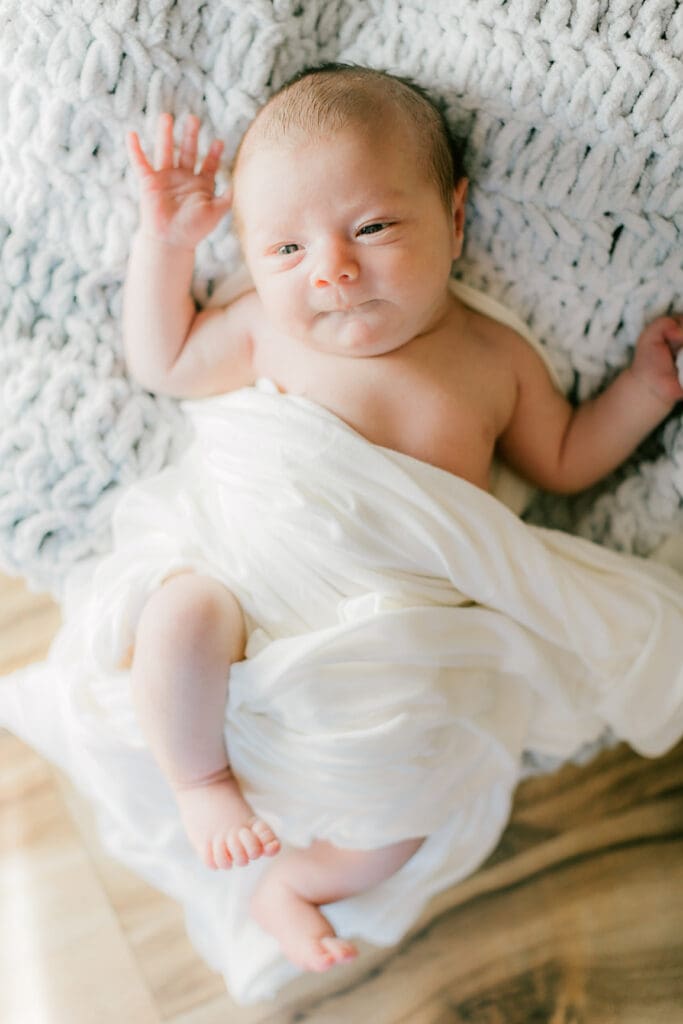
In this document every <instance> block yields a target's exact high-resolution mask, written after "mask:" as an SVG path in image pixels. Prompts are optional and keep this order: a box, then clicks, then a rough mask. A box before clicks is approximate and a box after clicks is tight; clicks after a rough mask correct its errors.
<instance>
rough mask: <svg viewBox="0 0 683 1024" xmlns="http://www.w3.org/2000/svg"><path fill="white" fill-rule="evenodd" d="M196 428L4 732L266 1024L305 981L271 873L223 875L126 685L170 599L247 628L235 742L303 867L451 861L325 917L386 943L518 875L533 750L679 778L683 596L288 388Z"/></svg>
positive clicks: (201, 417) (644, 568) (413, 870)
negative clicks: (470, 892)
mask: <svg viewBox="0 0 683 1024" xmlns="http://www.w3.org/2000/svg"><path fill="white" fill-rule="evenodd" d="M186 411H187V414H188V416H189V418H190V420H191V423H192V425H193V428H194V432H195V437H194V441H193V443H192V444H191V446H190V447H189V449H188V450H187V451H186V453H185V455H184V457H183V458H182V460H181V461H180V462H179V464H178V465H176V466H174V467H170V468H168V469H166V470H164V471H163V472H162V473H161V474H160V475H158V476H155V477H153V478H151V479H150V480H147V481H145V482H143V483H140V484H136V485H135V486H134V487H133V488H131V489H130V490H129V491H128V492H127V494H126V495H125V496H124V497H123V499H122V501H121V503H120V504H119V507H118V510H117V513H116V517H115V537H116V544H115V549H114V551H113V553H112V554H111V555H109V556H107V557H106V558H105V559H103V560H102V561H100V562H98V563H96V564H95V565H94V566H88V567H86V568H85V569H84V570H82V571H81V572H80V573H77V574H74V576H73V578H72V580H71V581H70V586H69V596H68V601H67V607H66V616H65V625H64V627H63V628H62V630H61V632H60V634H59V636H58V638H57V640H56V642H55V644H54V645H53V648H52V651H51V654H50V658H49V660H48V662H46V663H45V664H44V665H41V666H37V667H33V668H29V669H27V670H24V671H23V672H21V673H17V675H16V677H15V678H14V679H13V680H11V683H12V684H13V685H9V684H8V685H5V686H4V687H3V688H2V694H1V696H0V724H2V725H6V726H7V727H9V728H11V729H12V730H13V731H15V732H17V733H18V734H19V735H23V736H24V737H25V738H26V739H27V740H28V742H30V743H32V744H33V745H34V746H36V747H37V748H38V749H39V750H42V752H43V753H45V754H46V756H48V757H51V758H52V759H53V760H55V761H57V762H58V763H59V764H61V765H62V766H63V767H64V768H65V769H66V770H67V771H68V772H69V774H70V775H71V776H72V777H73V778H74V780H75V781H76V782H77V783H78V784H79V785H80V787H81V788H82V789H84V790H85V792H86V793H87V794H88V795H89V796H90V797H91V798H92V799H93V800H94V802H95V803H96V805H97V806H98V807H99V808H100V810H101V812H102V822H103V829H104V834H105V839H106V841H107V845H108V847H109V848H110V850H111V851H112V852H114V853H115V854H116V855H117V856H118V857H120V858H121V859H123V860H124V861H125V862H126V863H128V864H129V865H130V866H131V867H133V868H135V869H136V870H137V871H139V872H140V873H141V874H142V875H144V876H145V877H146V878H148V879H149V880H150V881H151V882H152V883H153V884H155V885H157V886H158V887H160V888H162V889H164V890H165V891H167V892H169V893H170V894H171V895H172V896H173V897H175V898H176V899H177V900H179V901H180V902H181V903H182V905H183V906H184V908H185V910H186V912H187V916H188V925H189V928H190V933H191V935H192V937H193V940H194V941H195V943H196V945H197V946H198V948H199V949H200V951H201V952H202V953H203V955H204V956H205V957H206V959H207V960H208V961H209V963H211V964H212V965H213V966H214V967H216V968H217V969H219V970H220V971H222V972H223V974H224V976H225V979H226V982H227V985H228V987H229V989H230V990H231V992H232V994H233V996H234V997H235V998H236V999H237V1000H239V1001H242V1002H249V1001H253V1000H255V999H259V998H263V997H265V996H268V995H271V994H272V993H273V992H274V991H275V990H276V989H277V987H278V986H279V985H280V984H282V982H283V981H285V980H286V979H287V978H289V977H290V976H291V975H292V974H293V973H294V969H293V968H291V967H290V966H289V965H288V964H286V963H285V962H284V961H283V960H282V958H281V957H280V955H279V951H278V948H277V945H276V943H275V942H274V940H273V939H271V938H270V936H268V935H266V934H265V933H263V932H262V931H261V930H260V929H259V928H258V926H257V925H256V924H254V922H253V921H251V920H250V918H249V916H248V901H249V897H250V894H251V892H252V891H253V887H254V885H255V883H256V882H257V881H258V879H259V878H260V877H261V873H262V872H263V871H264V870H267V868H268V863H267V862H266V861H261V862H257V863H255V864H252V865H250V866H249V867H248V868H246V869H240V870H239V871H232V872H212V871H210V870H209V869H207V868H204V867H203V866H202V865H201V864H200V863H199V862H198V860H197V858H196V857H195V855H194V853H193V852H192V850H191V848H190V846H189V844H188V842H187V841H186V839H185V837H184V835H183V833H182V830H181V828H180V825H179V821H178V816H177V813H176V809H175V805H174V803H173V799H172V796H171V793H170V791H169V789H168V787H167V786H166V784H165V782H164V780H163V779H162V777H161V775H160V773H159V772H158V770H157V769H156V767H155V765H154V763H153V761H152V759H151V756H150V755H149V753H148V751H147V750H146V749H145V747H144V743H143V740H142V738H141V736H140V733H139V730H138V727H137V724H136V721H135V718H134V715H133V711H132V705H131V700H130V694H129V676H128V674H127V673H126V672H123V671H120V670H117V668H116V666H117V664H118V663H119V660H120V658H121V657H122V656H123V654H124V653H125V651H126V649H127V647H128V646H129V644H130V643H131V641H132V638H133V635H134V629H135V623H136V619H137V616H138V614H139V611H140V609H141V607H142V605H143V603H144V600H145V598H146V595H147V594H148V593H149V591H150V588H152V587H154V586H156V585H157V584H158V583H159V581H160V580H161V579H163V578H164V577H165V576H167V575H168V574H169V573H170V572H172V571H173V570H174V569H176V568H179V567H181V566H192V567H195V568H196V569H198V570H199V571H202V572H207V573H209V574H211V575H212V576H215V577H217V578H219V579H221V580H222V581H224V582H225V583H226V584H227V585H228V586H229V587H230V588H231V589H232V590H233V591H234V593H235V594H236V596H237V597H238V599H239V600H240V602H241V603H242V606H243V608H244V610H245V613H246V616H247V621H248V624H249V644H248V657H247V659H246V660H245V661H244V662H242V663H240V664H238V665H235V666H233V669H232V671H231V682H230V693H229V700H228V707H227V711H226V739H227V743H228V747H229V751H230V756H231V760H232V764H233V768H234V770H235V773H236V775H237V776H238V777H239V779H240V781H241V784H242V787H243V789H244V792H245V795H246V797H247V799H248V800H249V801H250V802H251V803H252V805H253V806H254V808H255V810H256V811H257V813H258V814H260V815H262V816H263V817H265V818H266V819H267V820H268V821H270V822H271V823H272V824H273V825H274V826H275V828H276V829H277V830H278V833H279V835H280V836H281V838H282V839H283V840H284V841H285V842H286V843H291V844H295V845H306V844H308V843H309V842H310V840H311V839H312V838H313V837H320V838H327V839H329V840H331V841H332V842H334V843H337V844H339V845H342V846H348V847H355V848H370V847H377V846H383V845H386V844H387V843H392V842H395V841H398V840H400V839H404V838H407V837H412V836H421V835H427V836H428V837H429V838H428V839H427V841H426V842H425V843H424V844H423V846H422V847H421V849H420V850H419V851H418V853H417V854H416V855H415V857H413V858H412V860H410V861H409V862H408V863H407V864H406V865H405V866H404V867H403V868H402V869H401V870H400V871H399V872H398V873H397V874H396V875H394V876H393V877H392V878H389V879H387V880H386V881H385V882H383V883H382V884H381V885H379V886H377V887H376V888H375V889H373V890H371V891H369V892H367V893H364V894H362V895H360V896H358V897H355V898H353V899H349V900H345V901H342V902H339V903H337V904H333V905H331V906H329V907H328V908H327V909H326V913H328V916H329V918H330V920H331V921H332V924H333V925H334V926H335V927H336V928H337V929H338V930H339V931H341V932H342V933H343V934H345V935H348V936H357V937H360V938H364V939H366V940H368V941H370V942H373V943H376V944H380V945H385V944H391V943H394V942H396V941H397V940H398V939H399V938H400V937H401V936H402V935H403V934H404V933H405V931H406V930H407V928H408V927H410V925H411V924H412V923H413V922H414V921H415V919H416V917H417V916H418V914H419V913H420V911H421V909H422V908H423V906H424V904H425V903H426V901H427V900H428V899H429V897H430V896H432V895H433V894H434V893H435V892H437V891H439V890H440V889H442V888H444V887H445V886H447V885H449V884H452V883H453V882H454V881H456V880H458V879H460V878H462V877H464V876H465V875H466V874H468V873H469V872H471V871H472V870H473V869H474V868H476V866H477V865H478V864H479V863H481V861H482V860H483V859H484V857H485V856H486V855H487V854H488V853H489V852H490V851H491V849H492V848H493V846H494V845H495V843H496V841H497V840H498V838H499V836H500V833H501V831H502V829H503V828H504V826H505V823H506V821H507V817H508V813H509V807H510V800H511V795H512V792H513V789H514V786H515V784H516V782H517V780H518V778H519V771H520V761H521V757H522V754H523V752H524V751H525V750H534V751H538V752H541V753H546V754H551V755H560V756H569V755H571V754H572V753H574V752H575V751H576V750H577V749H578V748H579V747H580V746H581V745H582V744H583V743H585V742H588V741H591V740H593V739H595V738H596V737H597V736H598V735H600V733H601V732H602V731H603V730H604V729H605V728H606V727H609V728H611V729H612V730H613V731H614V733H616V735H617V736H619V737H620V738H623V739H625V740H627V741H628V742H629V743H630V744H631V745H632V746H633V747H634V748H635V749H636V750H638V751H640V752H641V753H643V754H646V755H656V754H660V753H662V752H664V751H665V750H667V749H668V748H669V747H670V746H671V745H673V744H674V743H675V742H676V740H677V739H678V738H679V737H680V736H681V735H682V734H683V657H682V653H683V582H682V580H681V577H680V576H679V575H678V574H676V573H675V572H673V571H672V570H669V569H666V568H663V567H661V566H657V565H655V564H652V563H651V562H647V561H645V560H641V559H636V558H632V557H628V556H622V555H617V554H614V553H612V552H610V551H607V550H604V549H601V548H599V547H597V546H595V545H592V544H590V543H589V542H587V541H583V540H581V539H578V538H575V537H571V536H568V535H565V534H561V533H557V532H554V531H548V530H544V529H541V528H537V527H530V526H527V525H525V524H524V523H523V522H521V520H520V519H519V518H518V517H517V516H516V515H515V514H514V513H513V512H512V511H510V509H508V508H507V507H506V506H505V505H504V504H502V503H501V502H500V501H499V500H497V499H496V498H494V497H492V496H491V495H489V494H487V493H485V492H484V491H482V490H480V489H479V488H477V487H474V486H473V485H471V484H469V483H467V482H465V481H463V480H461V479H459V478H457V477H454V476H452V475H451V474H449V473H447V472H444V471H443V470H440V469H437V468H435V467H433V466H430V465H427V464H425V463H422V462H419V461H417V460H415V459H413V458H411V457H409V456H406V455H403V454H400V453H398V452H395V451H392V450H389V449H385V448H380V447H378V446H376V445H373V444H371V443H369V442H368V441H367V440H365V439H364V438H362V437H361V436H360V435H358V434H357V433H356V432H355V431H353V430H352V429H351V428H350V427H348V426H347V425H345V424H344V423H343V422H342V421H341V420H339V419H338V418H337V417H336V416H334V415H333V414H331V413H329V412H327V411H326V410H324V409H322V408H321V407H319V406H317V405H315V404H314V403H312V402H310V401H308V400H306V399H302V398H298V397H293V396H288V395H282V394H279V393H278V392H277V391H276V390H275V389H274V388H273V387H272V386H268V385H267V384H263V385H261V386H259V387H256V388H249V389H244V390H241V391H238V392H235V393H232V394H230V395H226V396H220V397H216V398H211V399H206V400H203V401H202V402H191V403H186Z"/></svg>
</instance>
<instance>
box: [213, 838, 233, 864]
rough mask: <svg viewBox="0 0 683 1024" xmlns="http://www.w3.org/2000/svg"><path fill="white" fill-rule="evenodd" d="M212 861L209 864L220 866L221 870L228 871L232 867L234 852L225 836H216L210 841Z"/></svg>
mask: <svg viewBox="0 0 683 1024" xmlns="http://www.w3.org/2000/svg"><path fill="white" fill-rule="evenodd" d="M209 849H210V858H211V860H210V862H209V866H210V867H213V868H218V869H219V870H222V871H226V870H227V869H228V868H231V867H232V854H231V853H230V850H229V849H228V846H227V844H226V842H225V836H223V835H220V836H216V837H215V838H214V839H213V840H212V841H211V843H210V846H209Z"/></svg>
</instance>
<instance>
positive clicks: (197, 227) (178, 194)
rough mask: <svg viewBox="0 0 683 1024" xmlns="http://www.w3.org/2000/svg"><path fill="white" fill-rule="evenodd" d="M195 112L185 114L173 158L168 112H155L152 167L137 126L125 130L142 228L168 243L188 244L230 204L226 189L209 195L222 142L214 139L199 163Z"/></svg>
mask: <svg viewBox="0 0 683 1024" xmlns="http://www.w3.org/2000/svg"><path fill="white" fill-rule="evenodd" d="M198 133H199V118H198V117H195V116H193V115H190V116H189V117H188V118H187V120H186V122H185V127H184V130H183V136H182V141H181V143H180V149H179V152H178V157H177V160H176V158H175V147H174V144H173V117H172V115H171V114H161V115H160V117H159V120H158V123H157V134H156V142H155V146H154V164H155V167H153V166H152V165H151V164H150V162H149V160H148V159H147V157H146V156H145V153H144V150H143V149H142V146H141V144H140V139H139V138H138V135H137V132H128V135H127V136H126V142H127V145H128V154H129V157H130V161H131V163H132V165H133V167H134V168H135V170H136V172H137V174H138V179H139V181H140V193H141V194H140V220H141V228H142V230H143V232H145V234H148V235H152V236H153V237H155V238H158V239H160V240H161V241H164V242H167V243H168V244H170V245H177V246H180V247H182V248H185V249H194V248H195V247H196V246H197V244H198V243H199V242H201V240H202V239H203V238H204V237H205V236H206V235H208V234H209V233H210V232H211V231H213V229H214V228H215V227H216V226H217V224H218V222H219V221H220V220H221V218H222V217H224V216H225V214H226V213H227V212H228V210H229V209H230V203H231V198H232V197H231V195H230V193H229V191H228V192H226V193H225V194H224V195H221V196H216V195H214V189H215V182H216V171H217V170H218V164H219V161H220V157H221V152H222V150H223V143H222V142H219V141H218V140H215V141H214V142H212V143H211V146H210V148H209V151H208V153H207V154H206V156H205V158H204V162H203V163H202V165H201V167H200V169H199V170H198V171H195V166H196V163H197V135H198Z"/></svg>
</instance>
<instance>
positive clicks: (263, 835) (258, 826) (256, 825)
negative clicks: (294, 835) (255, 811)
mask: <svg viewBox="0 0 683 1024" xmlns="http://www.w3.org/2000/svg"><path fill="white" fill-rule="evenodd" d="M249 827H250V828H251V831H252V832H253V833H254V835H255V836H256V837H257V838H258V840H259V842H260V844H261V849H262V852H263V853H264V854H265V855H266V857H272V856H273V855H274V854H276V853H278V851H279V849H280V840H279V839H278V837H277V836H276V835H275V833H274V832H273V830H272V829H271V827H270V825H267V824H266V823H265V821H261V819H260V818H254V819H253V821H251V822H250V826H249Z"/></svg>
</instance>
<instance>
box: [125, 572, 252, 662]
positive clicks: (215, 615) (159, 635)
mask: <svg viewBox="0 0 683 1024" xmlns="http://www.w3.org/2000/svg"><path fill="white" fill-rule="evenodd" d="M150 631H151V632H153V634H154V635H155V637H156V639H157V642H161V643H164V644H168V645H170V647H171V648H175V649H177V647H178V646H181V647H183V648H186V647H188V646H192V647H195V646H198V647H201V646H202V645H204V644H207V643H209V642H210V641H211V640H212V639H213V638H215V637H216V636H217V635H220V636H222V637H224V638H225V639H226V642H227V641H228V639H229V641H230V645H231V647H232V648H233V654H234V655H237V654H239V653H240V651H241V650H243V648H244V643H245V628H244V618H243V615H242V610H241V608H240V606H239V603H238V602H237V600H236V598H235V596H234V595H233V594H232V593H231V591H230V590H228V588H227V587H225V586H224V585H223V584H222V583H220V582H219V581H218V580H215V579H212V578H211V577H208V576H201V575H199V574H197V573H194V572H182V573H176V574H174V575H173V576H171V577H169V578H168V579H166V580H165V581H164V582H163V583H162V584H161V586H160V587H159V588H158V589H157V590H155V591H154V592H153V593H152V594H151V595H150V597H149V598H148V600H147V602H146V604H145V606H144V608H143V610H142V614H141V616H140V620H139V623H138V629H137V638H136V645H137V643H138V642H139V640H140V637H141V635H142V636H144V635H146V634H147V633H149V632H150ZM233 660H237V657H236V656H235V657H233Z"/></svg>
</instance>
